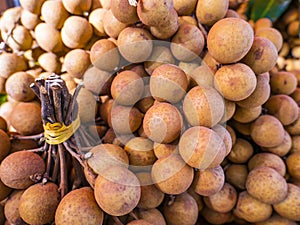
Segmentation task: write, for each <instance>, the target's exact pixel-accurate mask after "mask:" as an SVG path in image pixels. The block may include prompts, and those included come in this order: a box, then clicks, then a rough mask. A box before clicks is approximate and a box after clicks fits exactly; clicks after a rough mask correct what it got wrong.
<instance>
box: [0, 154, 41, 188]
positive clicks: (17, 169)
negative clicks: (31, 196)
mask: <svg viewBox="0 0 300 225" xmlns="http://www.w3.org/2000/svg"><path fill="white" fill-rule="evenodd" d="M44 171H45V163H44V161H43V159H42V158H41V157H40V156H39V155H37V154H35V153H32V152H27V151H19V152H15V153H11V154H10V155H8V156H7V157H6V158H5V159H4V160H3V161H2V162H1V166H0V178H1V180H2V182H3V183H4V184H5V185H6V186H8V187H11V188H14V189H25V188H27V187H29V186H30V185H32V184H33V181H32V180H31V179H30V176H33V175H42V174H43V173H44Z"/></svg>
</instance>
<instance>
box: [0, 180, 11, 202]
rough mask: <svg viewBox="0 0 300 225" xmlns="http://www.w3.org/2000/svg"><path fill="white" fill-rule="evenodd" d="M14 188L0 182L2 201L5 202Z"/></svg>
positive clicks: (0, 197) (0, 198) (0, 199)
mask: <svg viewBox="0 0 300 225" xmlns="http://www.w3.org/2000/svg"><path fill="white" fill-rule="evenodd" d="M12 190H13V189H12V188H10V187H8V186H6V185H5V184H4V183H3V182H2V181H1V180H0V201H3V200H4V199H5V198H7V197H8V196H9V194H10V193H11V192H12Z"/></svg>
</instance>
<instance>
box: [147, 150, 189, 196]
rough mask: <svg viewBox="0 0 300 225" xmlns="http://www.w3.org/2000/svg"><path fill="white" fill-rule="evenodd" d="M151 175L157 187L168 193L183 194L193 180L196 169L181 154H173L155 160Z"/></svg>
mask: <svg viewBox="0 0 300 225" xmlns="http://www.w3.org/2000/svg"><path fill="white" fill-rule="evenodd" d="M151 177H152V180H153V182H154V184H155V185H156V187H157V188H158V189H159V190H161V191H162V192H164V193H166V194H176V195H177V194H181V193H183V192H185V191H186V190H187V189H188V188H189V187H190V185H191V184H192V182H193V178H194V170H193V168H192V167H190V166H188V165H187V164H186V163H185V162H184V161H183V160H182V158H181V157H180V156H179V155H175V154H172V155H170V156H167V157H162V158H159V159H158V160H156V161H155V163H154V164H153V166H152V170H151Z"/></svg>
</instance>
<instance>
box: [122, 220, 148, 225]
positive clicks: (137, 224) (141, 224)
mask: <svg viewBox="0 0 300 225" xmlns="http://www.w3.org/2000/svg"><path fill="white" fill-rule="evenodd" d="M127 225H152V223H149V222H147V221H146V220H142V219H139V220H133V221H131V222H129V223H127Z"/></svg>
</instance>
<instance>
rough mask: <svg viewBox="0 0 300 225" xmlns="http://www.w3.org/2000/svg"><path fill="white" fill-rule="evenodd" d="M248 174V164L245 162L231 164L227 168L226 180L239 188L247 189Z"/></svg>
mask: <svg viewBox="0 0 300 225" xmlns="http://www.w3.org/2000/svg"><path fill="white" fill-rule="evenodd" d="M247 176H248V169H247V166H246V165H244V164H230V165H229V166H228V167H227V168H226V170H225V179H226V182H228V183H230V184H232V185H233V186H234V187H235V188H236V189H238V190H245V189H246V187H245V183H246V179H247Z"/></svg>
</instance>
